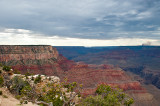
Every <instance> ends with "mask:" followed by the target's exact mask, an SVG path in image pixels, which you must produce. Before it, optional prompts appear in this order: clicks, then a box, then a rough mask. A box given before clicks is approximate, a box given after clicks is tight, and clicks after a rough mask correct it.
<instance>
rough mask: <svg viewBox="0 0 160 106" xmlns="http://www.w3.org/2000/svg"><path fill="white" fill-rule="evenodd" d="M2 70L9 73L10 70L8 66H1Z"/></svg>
mask: <svg viewBox="0 0 160 106" xmlns="http://www.w3.org/2000/svg"><path fill="white" fill-rule="evenodd" d="M3 70H4V71H10V70H11V67H10V66H3Z"/></svg>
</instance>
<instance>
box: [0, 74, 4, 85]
mask: <svg viewBox="0 0 160 106" xmlns="http://www.w3.org/2000/svg"><path fill="white" fill-rule="evenodd" d="M3 82H4V80H3V77H2V76H0V86H2V85H3Z"/></svg>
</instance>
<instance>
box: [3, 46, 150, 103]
mask: <svg viewBox="0 0 160 106" xmlns="http://www.w3.org/2000/svg"><path fill="white" fill-rule="evenodd" d="M0 62H1V63H3V64H5V65H10V66H12V67H13V69H17V70H21V72H22V73H26V72H30V73H35V74H37V73H39V74H45V75H56V76H58V77H60V79H61V80H63V79H65V78H68V81H69V82H78V83H81V84H83V88H84V89H83V92H82V93H83V94H84V95H89V94H94V91H95V89H96V87H97V86H98V85H99V84H102V83H103V84H108V85H111V86H118V87H120V88H122V89H124V90H125V91H126V92H127V91H130V95H134V94H135V93H140V94H141V95H142V96H143V95H146V96H147V95H148V94H146V93H147V92H146V90H145V89H144V88H143V87H141V84H140V83H139V82H138V81H133V80H131V78H130V77H128V76H127V75H126V74H125V72H124V71H123V70H122V69H120V68H118V67H113V66H112V65H88V64H85V63H82V62H78V63H76V62H74V61H71V60H68V59H67V58H65V57H63V56H62V55H59V54H58V52H57V50H56V48H54V47H52V46H0ZM141 95H138V96H139V97H141ZM134 96H135V95H134ZM134 96H133V97H134ZM134 98H136V96H135V97H134ZM147 101H151V102H152V101H153V98H152V96H150V95H148V98H147ZM143 102H144V100H143V101H141V103H142V104H143Z"/></svg>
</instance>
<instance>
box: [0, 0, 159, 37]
mask: <svg viewBox="0 0 160 106" xmlns="http://www.w3.org/2000/svg"><path fill="white" fill-rule="evenodd" d="M0 14H1V16H0V30H1V29H2V28H15V29H26V30H31V31H34V32H35V33H42V34H43V35H44V36H53V35H57V36H61V37H73V38H87V39H115V38H134V37H135V38H151V39H152V38H153V39H160V30H157V29H158V28H159V27H160V20H159V19H160V1H159V0H47V1H46V0H38V1H36V0H1V1H0Z"/></svg>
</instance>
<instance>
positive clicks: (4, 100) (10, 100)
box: [0, 87, 38, 106]
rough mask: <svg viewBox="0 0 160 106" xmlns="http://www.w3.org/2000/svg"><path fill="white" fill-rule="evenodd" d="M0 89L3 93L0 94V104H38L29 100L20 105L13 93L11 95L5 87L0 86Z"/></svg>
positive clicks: (5, 105) (0, 105)
mask: <svg viewBox="0 0 160 106" xmlns="http://www.w3.org/2000/svg"><path fill="white" fill-rule="evenodd" d="M0 91H2V92H3V95H1V96H0V106H38V105H36V104H33V103H31V102H28V104H23V105H20V101H19V100H17V99H15V97H14V95H12V94H11V93H10V92H9V91H8V89H7V88H4V87H3V88H0Z"/></svg>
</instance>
